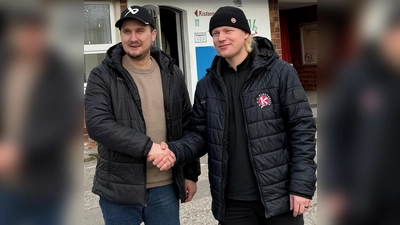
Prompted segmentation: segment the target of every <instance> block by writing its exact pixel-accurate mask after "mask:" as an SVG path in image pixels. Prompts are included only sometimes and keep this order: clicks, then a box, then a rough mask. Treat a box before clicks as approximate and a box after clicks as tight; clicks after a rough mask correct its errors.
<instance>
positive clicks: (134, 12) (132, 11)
mask: <svg viewBox="0 0 400 225" xmlns="http://www.w3.org/2000/svg"><path fill="white" fill-rule="evenodd" d="M128 10H129V12H127V13H126V14H125V16H127V15H128V14H129V13H132V14H133V15H135V14H136V13H137V12H139V9H137V8H134V9H132V8H131V7H129V8H128ZM125 16H124V17H125Z"/></svg>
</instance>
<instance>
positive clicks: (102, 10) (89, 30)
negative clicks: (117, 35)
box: [84, 4, 112, 45]
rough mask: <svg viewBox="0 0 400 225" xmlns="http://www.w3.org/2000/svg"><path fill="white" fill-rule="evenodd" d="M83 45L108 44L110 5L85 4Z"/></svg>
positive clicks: (109, 40)
mask: <svg viewBox="0 0 400 225" xmlns="http://www.w3.org/2000/svg"><path fill="white" fill-rule="evenodd" d="M84 12H85V25H84V26H85V45H91V44H110V43H112V41H111V26H110V5H108V4H96V5H94V4H91V5H89V4H85V11H84Z"/></svg>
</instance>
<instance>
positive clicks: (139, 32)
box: [120, 19, 157, 60]
mask: <svg viewBox="0 0 400 225" xmlns="http://www.w3.org/2000/svg"><path fill="white" fill-rule="evenodd" d="M156 33H157V31H156V30H153V31H152V29H151V28H150V26H149V25H145V24H144V23H142V22H140V21H139V20H135V19H129V20H126V21H124V22H123V24H122V25H121V31H120V34H121V42H122V46H123V48H124V51H125V52H126V54H127V55H128V56H129V57H130V58H131V59H134V60H140V59H143V58H146V57H147V56H149V55H150V47H151V44H152V43H153V41H154V40H155V39H156Z"/></svg>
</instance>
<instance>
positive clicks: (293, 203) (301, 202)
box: [289, 195, 311, 217]
mask: <svg viewBox="0 0 400 225" xmlns="http://www.w3.org/2000/svg"><path fill="white" fill-rule="evenodd" d="M289 198H290V210H293V216H294V217H296V216H298V215H302V214H303V213H304V212H305V211H306V210H307V209H308V208H309V207H310V206H311V200H310V199H308V198H303V197H300V196H297V195H289Z"/></svg>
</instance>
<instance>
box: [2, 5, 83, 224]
mask: <svg viewBox="0 0 400 225" xmlns="http://www.w3.org/2000/svg"><path fill="white" fill-rule="evenodd" d="M13 6H14V5H7V7H6V8H3V10H4V14H3V16H4V19H5V20H4V21H2V23H3V25H4V27H3V28H4V30H3V31H4V37H3V38H4V42H3V44H4V46H3V48H2V52H1V53H0V54H1V59H2V60H1V62H0V90H1V91H2V92H1V95H0V96H1V97H0V106H1V110H0V224H8V225H14V224H33V225H39V224H40V225H47V224H48V225H50V224H61V221H62V219H63V212H64V211H63V210H64V203H65V201H64V200H65V199H66V195H67V194H68V191H69V175H70V174H69V171H68V168H67V162H66V161H67V160H66V158H67V157H68V150H69V149H68V146H69V145H70V144H71V141H72V138H73V137H75V134H76V132H77V129H78V126H79V125H80V123H79V119H80V118H81V115H79V114H78V113H77V112H76V109H77V108H79V106H80V104H81V103H80V102H79V100H80V99H79V96H80V95H78V92H76V91H75V89H74V83H73V80H74V74H73V73H72V72H71V68H69V66H68V65H67V64H66V63H65V61H64V58H63V57H62V56H61V54H59V53H58V52H57V51H55V50H54V49H53V48H52V47H51V46H50V44H49V41H48V36H49V32H48V26H47V17H46V14H45V12H44V11H42V10H41V9H40V8H39V6H36V5H31V4H28V5H18V4H17V5H15V6H14V7H15V8H14V7H13Z"/></svg>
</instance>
